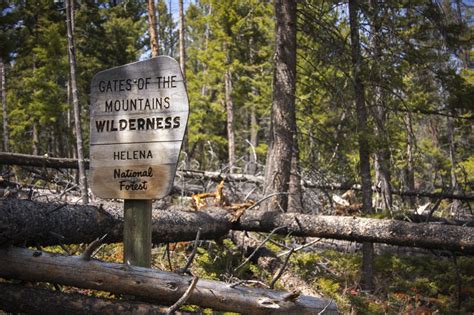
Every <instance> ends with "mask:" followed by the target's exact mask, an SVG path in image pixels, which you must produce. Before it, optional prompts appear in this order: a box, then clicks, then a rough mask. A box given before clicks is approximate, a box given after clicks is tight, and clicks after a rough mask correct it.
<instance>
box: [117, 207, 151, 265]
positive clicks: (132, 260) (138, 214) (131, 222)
mask: <svg viewBox="0 0 474 315" xmlns="http://www.w3.org/2000/svg"><path fill="white" fill-rule="evenodd" d="M151 208H152V201H151V200H132V199H125V200H124V228H123V260H124V263H125V264H130V265H133V266H140V267H146V268H150V267H151Z"/></svg>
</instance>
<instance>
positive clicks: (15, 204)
mask: <svg viewBox="0 0 474 315" xmlns="http://www.w3.org/2000/svg"><path fill="white" fill-rule="evenodd" d="M121 215H122V210H121V209H116V208H109V209H107V210H106V209H102V208H100V207H95V206H82V205H66V204H61V205H57V204H46V203H38V202H33V201H28V200H16V199H0V246H1V245H6V244H16V245H36V244H40V245H57V244H59V242H62V243H64V244H71V243H84V242H91V241H93V240H94V239H96V238H98V237H101V236H102V235H104V234H105V233H109V236H108V239H107V241H108V242H118V241H121V239H122V220H121ZM234 220H235V218H234V217H233V215H232V213H230V212H228V211H227V210H224V209H222V208H216V207H214V208H208V209H207V211H206V212H196V211H191V212H186V211H179V210H173V211H165V210H154V211H153V226H152V229H153V236H152V240H153V242H154V243H166V242H178V241H191V240H193V239H194V238H195V236H196V233H197V231H198V229H199V228H201V239H211V240H212V239H217V238H221V237H223V236H225V235H226V234H227V233H228V232H229V230H231V229H233V230H241V231H256V232H267V233H268V232H270V231H272V230H273V229H275V228H277V227H285V228H283V229H280V230H278V231H277V232H276V233H279V234H284V235H286V234H288V233H291V235H293V236H307V237H321V238H331V239H339V240H347V241H356V242H374V243H385V244H391V245H398V246H408V247H421V248H428V249H442V250H448V251H456V252H459V253H462V254H467V255H472V254H474V233H473V229H472V228H471V227H465V226H454V225H442V224H436V223H410V222H404V221H398V220H386V219H369V218H357V217H342V216H314V215H307V214H295V213H280V212H267V213H263V212H260V211H248V212H246V213H244V214H243V215H242V216H241V217H240V219H239V220H237V221H236V222H234ZM58 235H60V236H61V237H60V238H58Z"/></svg>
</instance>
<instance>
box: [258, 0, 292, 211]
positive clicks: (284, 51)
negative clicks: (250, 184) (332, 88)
mask: <svg viewBox="0 0 474 315" xmlns="http://www.w3.org/2000/svg"><path fill="white" fill-rule="evenodd" d="M275 15H276V31H275V46H276V47H275V66H274V73H273V104H272V113H271V126H270V135H269V149H268V154H267V161H266V165H265V184H264V194H265V195H266V196H268V195H270V194H276V195H274V196H272V197H271V198H270V199H268V201H267V202H266V203H265V205H264V206H263V207H262V208H263V210H264V211H265V210H267V209H272V210H278V209H280V210H282V211H286V210H287V207H288V195H287V193H288V188H289V182H290V172H291V157H292V152H293V137H294V132H295V129H296V127H295V124H296V117H295V90H296V0H275Z"/></svg>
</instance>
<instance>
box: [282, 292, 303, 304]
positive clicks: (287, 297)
mask: <svg viewBox="0 0 474 315" xmlns="http://www.w3.org/2000/svg"><path fill="white" fill-rule="evenodd" d="M300 295H301V291H299V290H295V291H292V292H290V293H288V294H287V295H285V296H284V297H283V301H285V302H294V301H296V299H297V298H299V297H300Z"/></svg>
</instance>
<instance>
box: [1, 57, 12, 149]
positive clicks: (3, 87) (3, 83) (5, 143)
mask: <svg viewBox="0 0 474 315" xmlns="http://www.w3.org/2000/svg"><path fill="white" fill-rule="evenodd" d="M5 72H6V67H5V64H4V63H3V59H2V57H0V84H1V86H0V89H1V90H0V93H1V94H2V124H3V150H4V151H5V152H8V151H10V148H9V145H8V141H9V140H8V113H7V87H6V80H5Z"/></svg>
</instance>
